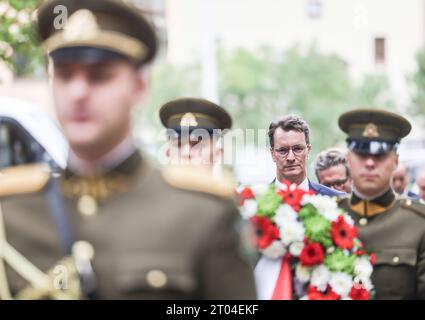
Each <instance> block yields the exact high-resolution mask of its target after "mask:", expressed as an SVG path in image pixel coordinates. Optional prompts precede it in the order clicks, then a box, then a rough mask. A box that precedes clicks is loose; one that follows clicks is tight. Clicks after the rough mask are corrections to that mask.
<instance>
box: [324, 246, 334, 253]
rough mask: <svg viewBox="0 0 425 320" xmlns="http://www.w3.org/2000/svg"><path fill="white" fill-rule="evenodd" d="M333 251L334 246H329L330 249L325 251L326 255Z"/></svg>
mask: <svg viewBox="0 0 425 320" xmlns="http://www.w3.org/2000/svg"><path fill="white" fill-rule="evenodd" d="M334 251H335V247H334V246H331V247H329V248H327V249H326V253H329V254H330V253H332V252H334Z"/></svg>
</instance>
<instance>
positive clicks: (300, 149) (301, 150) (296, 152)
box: [273, 145, 307, 158]
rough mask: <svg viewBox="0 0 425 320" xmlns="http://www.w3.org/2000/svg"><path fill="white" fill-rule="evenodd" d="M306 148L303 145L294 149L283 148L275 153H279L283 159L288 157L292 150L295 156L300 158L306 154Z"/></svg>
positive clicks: (293, 147)
mask: <svg viewBox="0 0 425 320" xmlns="http://www.w3.org/2000/svg"><path fill="white" fill-rule="evenodd" d="M306 148H307V147H306V146H303V145H295V146H292V147H289V148H288V147H282V148H279V149H273V150H274V151H275V152H277V153H279V154H280V155H281V156H282V157H285V158H286V157H287V156H288V155H289V151H290V150H292V152H293V153H294V155H295V156H300V155H302V154H303V153H304V150H305V149H306Z"/></svg>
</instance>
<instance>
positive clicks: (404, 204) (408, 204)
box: [398, 197, 425, 219]
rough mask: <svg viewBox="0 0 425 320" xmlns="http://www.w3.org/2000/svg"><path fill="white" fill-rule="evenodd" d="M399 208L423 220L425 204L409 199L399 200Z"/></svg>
mask: <svg viewBox="0 0 425 320" xmlns="http://www.w3.org/2000/svg"><path fill="white" fill-rule="evenodd" d="M398 201H399V202H400V207H401V208H402V209H404V210H407V211H409V212H412V213H414V214H416V215H418V216H420V217H422V218H424V219H425V204H423V203H421V202H419V201H417V200H413V199H410V198H404V197H403V198H400V199H398Z"/></svg>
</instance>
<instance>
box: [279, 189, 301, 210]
mask: <svg viewBox="0 0 425 320" xmlns="http://www.w3.org/2000/svg"><path fill="white" fill-rule="evenodd" d="M277 194H278V195H279V196H280V197H281V198H282V201H283V203H286V204H288V205H290V206H291V207H292V208H293V209H294V210H295V211H296V212H298V211H300V209H301V199H302V198H303V196H304V195H305V194H306V192H305V191H303V190H301V189H298V188H295V189H294V190H292V191H291V190H290V188H289V187H288V189H287V190H286V191H284V190H278V191H277Z"/></svg>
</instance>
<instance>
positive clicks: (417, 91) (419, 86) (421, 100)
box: [410, 49, 425, 117]
mask: <svg viewBox="0 0 425 320" xmlns="http://www.w3.org/2000/svg"><path fill="white" fill-rule="evenodd" d="M416 63H417V71H416V72H415V73H414V75H413V77H411V78H410V81H411V84H412V85H413V90H414V96H413V101H412V105H411V111H412V113H414V114H417V115H420V116H422V117H423V115H424V113H425V49H422V50H421V51H419V52H418V54H417V55H416Z"/></svg>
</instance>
